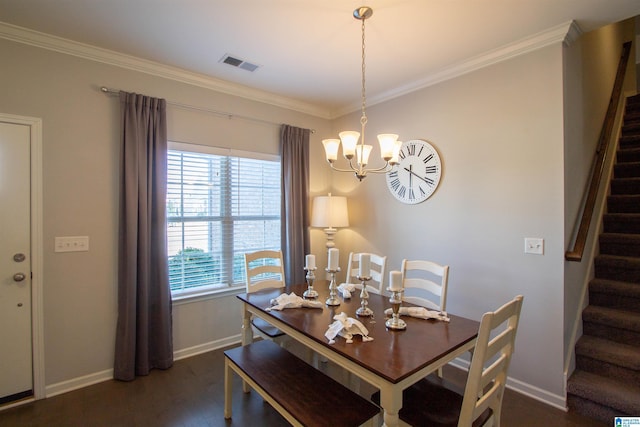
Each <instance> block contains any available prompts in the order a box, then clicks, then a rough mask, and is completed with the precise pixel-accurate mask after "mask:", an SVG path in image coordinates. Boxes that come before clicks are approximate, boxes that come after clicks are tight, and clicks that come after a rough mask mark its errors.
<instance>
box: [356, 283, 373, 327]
mask: <svg viewBox="0 0 640 427" xmlns="http://www.w3.org/2000/svg"><path fill="white" fill-rule="evenodd" d="M356 278H357V279H358V280H360V281H361V282H362V291H360V308H359V309H357V310H356V315H358V316H362V317H369V316H373V310H371V309H370V308H369V307H367V306H368V305H369V292H368V291H367V281H369V280H371V276H360V275H358V276H356Z"/></svg>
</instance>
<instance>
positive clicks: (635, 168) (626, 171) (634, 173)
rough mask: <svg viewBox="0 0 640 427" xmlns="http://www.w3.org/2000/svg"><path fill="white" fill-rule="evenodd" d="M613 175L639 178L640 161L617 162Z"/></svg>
mask: <svg viewBox="0 0 640 427" xmlns="http://www.w3.org/2000/svg"><path fill="white" fill-rule="evenodd" d="M613 176H614V177H616V178H639V177H640V162H624V163H616V165H615V166H614V169H613Z"/></svg>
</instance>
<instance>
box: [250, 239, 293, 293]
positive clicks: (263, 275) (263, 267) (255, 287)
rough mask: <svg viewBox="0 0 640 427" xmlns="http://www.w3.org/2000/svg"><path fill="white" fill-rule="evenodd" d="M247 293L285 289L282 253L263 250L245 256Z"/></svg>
mask: <svg viewBox="0 0 640 427" xmlns="http://www.w3.org/2000/svg"><path fill="white" fill-rule="evenodd" d="M244 272H245V276H246V285H247V293H251V292H256V291H259V290H261V289H267V288H284V285H285V283H284V266H283V263H282V251H274V250H261V251H256V252H249V253H245V254H244Z"/></svg>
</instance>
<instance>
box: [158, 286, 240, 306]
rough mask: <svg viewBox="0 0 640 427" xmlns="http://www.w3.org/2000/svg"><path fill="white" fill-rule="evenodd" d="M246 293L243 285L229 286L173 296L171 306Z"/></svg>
mask: <svg viewBox="0 0 640 427" xmlns="http://www.w3.org/2000/svg"><path fill="white" fill-rule="evenodd" d="M245 291H246V288H245V286H244V285H242V286H230V287H228V288H223V289H214V290H208V291H203V292H193V293H189V294H186V295H175V296H172V297H171V301H172V303H173V305H183V304H191V303H194V302H200V301H206V300H210V299H216V298H222V297H226V296H229V295H238V294H241V293H243V292H245Z"/></svg>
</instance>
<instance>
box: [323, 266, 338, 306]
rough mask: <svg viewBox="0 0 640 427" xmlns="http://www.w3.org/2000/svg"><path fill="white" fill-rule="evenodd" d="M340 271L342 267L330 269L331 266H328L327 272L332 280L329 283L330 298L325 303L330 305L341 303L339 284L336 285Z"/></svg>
mask: <svg viewBox="0 0 640 427" xmlns="http://www.w3.org/2000/svg"><path fill="white" fill-rule="evenodd" d="M339 271H340V267H338V268H337V269H336V270H330V269H329V267H327V268H326V272H327V273H329V274H330V275H331V282H330V283H329V298H327V300H326V301H325V304H327V305H329V306H336V305H340V300H339V299H338V285H336V273H337V272H339Z"/></svg>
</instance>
